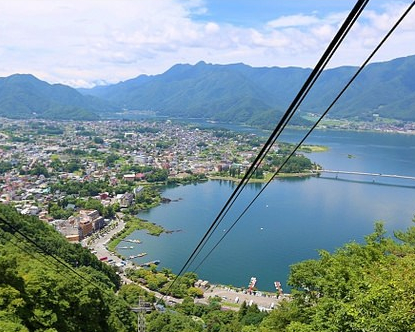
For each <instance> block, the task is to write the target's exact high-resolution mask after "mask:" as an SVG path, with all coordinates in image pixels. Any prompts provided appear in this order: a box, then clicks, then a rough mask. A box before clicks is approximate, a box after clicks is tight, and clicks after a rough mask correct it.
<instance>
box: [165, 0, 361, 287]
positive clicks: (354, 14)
mask: <svg viewBox="0 0 415 332" xmlns="http://www.w3.org/2000/svg"><path fill="white" fill-rule="evenodd" d="M368 2H369V0H358V1H357V3H356V5H355V6H354V7H353V9H352V10H351V12H350V13H349V15H348V16H347V18H346V20H345V21H344V23H343V24H342V26H341V27H340V29H339V31H338V32H337V34H336V35H335V37H334V38H333V39H332V41H331V43H330V44H329V46H328V48H327V49H326V51H325V52H324V54H323V56H322V57H321V58H320V60H319V62H318V63H317V65H316V67H315V68H314V69H313V71H312V73H311V74H310V76H309V77H308V79H307V80H306V82H305V83H304V85H303V86H302V88H301V89H300V91H299V93H298V94H297V96H296V97H295V98H294V100H293V102H292V103H291V105H290V106H289V108H288V109H287V111H286V112H285V113H284V115H283V116H282V118H281V119H280V121H279V123H278V124H277V126H276V127H275V129H274V131H273V133H272V134H271V136H270V137H269V138H268V140H267V142H266V143H265V145H264V146H263V147H262V149H261V151H260V152H259V154H258V155H257V157H256V158H255V160H254V161H253V162H252V164H251V165H250V167H249V169H248V171H247V172H246V173H245V175H244V177H243V178H242V180H241V181H240V183H239V184H238V186H237V188H236V189H235V190H234V192H233V193H232V194H231V196H230V197H229V199H228V200H227V202H226V203H225V205H224V206H223V207H222V209H221V211H220V212H219V214H218V215H217V217H216V218H215V220H214V221H213V223H212V224H211V225H210V227H209V228H208V230H207V232H206V233H205V234H204V236H203V237H202V239H201V240H200V241H199V243H198V245H197V246H196V248H195V249H194V250H193V252H192V253H191V255H190V256H189V258H188V259H187V261H186V262H185V264H184V265H183V267H182V268H181V269H180V271H179V273H178V274H177V276H176V278H175V279H174V280H173V282H172V283H171V284H170V287H169V289H168V290H167V292H166V293H168V291H169V290H170V289H171V288H172V287H173V285H174V283H175V282H176V281H177V280H178V278H179V276H180V275H181V274H182V273H183V272H184V271H185V269H186V268H187V267H188V266H189V265H190V264H191V262H193V260H194V258H195V257H196V256H197V255H198V254H199V253H200V250H201V249H202V248H203V247H204V245H205V244H206V242H207V241H208V240H209V238H210V237H211V235H212V234H213V232H214V231H215V230H216V229H217V227H218V226H219V224H220V222H221V221H222V220H223V218H224V216H225V215H226V214H227V213H228V211H229V209H230V208H231V207H232V205H233V203H234V202H235V200H236V199H237V198H238V196H239V195H240V193H241V192H242V190H243V188H244V187H245V186H246V184H247V183H248V181H249V179H250V178H251V177H252V175H253V173H254V172H255V170H256V169H257V168H258V166H259V164H260V162H261V161H262V160H263V158H264V157H265V155H266V154H267V153H268V151H269V150H270V149H271V147H272V145H273V144H274V143H275V141H276V139H277V138H278V136H279V135H280V133H281V131H282V129H283V128H285V126H286V124H287V123H288V121H289V120H290V119H291V117H292V116H293V114H294V113H295V112H296V110H297V109H298V106H299V104H300V103H301V102H302V101H303V100H304V98H305V95H307V93H308V91H309V90H310V89H311V87H312V86H313V85H314V83H315V81H316V80H317V78H318V77H319V75H320V74H321V72H322V71H323V69H324V67H325V66H326V64H327V62H328V61H329V60H330V59H331V57H332V56H333V54H334V52H335V51H336V50H337V48H338V47H339V45H340V44H341V43H342V41H343V40H344V38H345V36H346V35H347V33H348V32H349V31H350V29H351V27H352V26H353V24H354V23H355V22H356V20H357V18H358V17H359V16H360V14H361V13H362V11H363V10H364V8H365V6H366V5H367V3H368Z"/></svg>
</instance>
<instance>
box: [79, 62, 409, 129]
mask: <svg viewBox="0 0 415 332" xmlns="http://www.w3.org/2000/svg"><path fill="white" fill-rule="evenodd" d="M414 68H415V56H410V57H406V58H400V59H396V60H393V61H389V62H383V63H374V64H371V65H369V66H367V67H366V69H365V70H364V71H363V72H362V74H361V75H360V76H359V78H358V80H356V81H355V83H354V84H353V85H352V86H351V88H350V89H349V90H348V91H347V92H346V94H345V95H344V96H343V97H342V99H341V100H340V101H339V103H338V105H337V106H336V107H335V108H333V110H332V111H331V113H330V115H331V116H333V117H340V118H354V117H356V118H359V119H371V118H372V116H373V114H374V113H377V114H379V115H380V116H382V117H388V118H395V119H401V120H415V76H414V75H413V71H414ZM356 70H357V67H339V68H334V69H328V70H326V71H324V73H323V74H322V75H321V78H320V79H319V80H318V83H317V84H316V85H315V87H314V88H313V90H312V91H311V93H310V95H309V97H308V98H307V99H306V100H305V102H304V103H303V105H301V110H302V111H304V112H319V111H322V110H324V109H325V107H327V106H328V105H329V103H330V102H331V101H332V100H333V99H334V97H335V96H336V95H337V93H338V92H339V91H340V89H341V88H342V87H343V86H344V84H345V83H346V82H347V81H348V80H349V79H350V77H351V76H352V75H353V74H354V73H355V71H356ZM310 72H311V69H303V68H294V67H289V68H278V67H272V68H253V67H250V66H247V65H244V64H233V65H212V64H206V63H204V62H199V63H197V64H196V65H194V66H192V65H188V64H180V65H175V66H173V67H172V68H170V69H169V70H168V71H166V72H165V73H163V74H160V75H155V76H146V75H141V76H139V77H137V78H135V79H131V80H128V81H125V82H121V83H118V84H115V85H110V86H100V87H96V88H94V89H91V90H85V89H84V90H82V92H83V93H87V94H91V95H94V96H97V97H100V98H105V99H106V100H108V101H110V102H112V103H115V104H118V105H122V107H124V108H127V109H130V110H152V111H156V112H157V113H158V114H160V115H167V116H175V117H203V118H210V119H214V120H220V121H233V122H245V123H249V124H261V123H266V122H268V121H269V119H270V118H275V117H278V116H279V115H280V114H281V111H282V110H285V109H286V108H287V106H288V105H289V103H290V102H291V101H292V99H293V97H294V96H295V94H296V93H297V92H298V90H299V88H300V87H301V86H302V84H303V83H304V81H305V79H306V78H307V77H308V75H309V73H310Z"/></svg>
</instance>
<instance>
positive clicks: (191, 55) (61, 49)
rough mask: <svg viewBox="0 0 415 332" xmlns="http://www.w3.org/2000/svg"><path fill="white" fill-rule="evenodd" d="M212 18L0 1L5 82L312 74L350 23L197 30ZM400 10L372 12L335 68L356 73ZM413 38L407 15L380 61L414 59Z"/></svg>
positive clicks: (174, 3)
mask: <svg viewBox="0 0 415 332" xmlns="http://www.w3.org/2000/svg"><path fill="white" fill-rule="evenodd" d="M206 1H207V0H206ZM207 10H208V6H206V3H205V2H204V1H203V0H187V1H180V0H72V1H70V0H54V1H52V0H36V1H33V0H13V1H0V12H1V13H2V19H1V20H0V76H7V75H10V74H13V73H16V72H27V73H32V74H34V75H36V76H38V77H39V78H41V79H44V80H47V81H49V82H61V83H66V84H70V85H72V86H76V87H78V86H91V85H93V84H96V82H110V83H115V82H118V81H120V80H125V79H129V78H132V77H135V76H138V75H140V74H143V73H146V74H158V73H161V72H163V71H165V70H167V69H168V68H169V67H171V66H172V65H174V64H175V63H196V62H198V61H200V60H204V61H207V62H212V63H235V62H244V63H247V64H250V65H253V66H302V67H305V66H307V67H311V66H314V64H315V63H316V61H317V60H318V58H319V57H320V55H321V54H322V52H323V50H324V49H325V47H326V46H327V45H328V43H329V42H330V40H331V38H332V37H333V35H334V34H335V33H336V31H337V29H338V26H339V25H340V24H341V22H342V21H343V20H344V18H345V16H346V15H347V13H331V14H328V15H325V16H321V15H319V14H318V11H316V12H314V13H313V14H312V15H305V14H297V15H291V16H282V17H276V18H275V19H274V20H271V21H269V22H262V25H261V24H257V25H255V27H241V26H234V25H232V24H229V23H224V21H223V20H221V21H220V22H219V21H215V17H214V16H212V15H210V16H209V21H208V22H206V21H201V20H198V19H197V18H198V15H201V14H204V13H206V12H207ZM402 10H403V4H402V3H401V2H396V1H393V2H392V1H391V2H390V3H389V4H388V5H387V6H385V7H384V8H382V10H379V9H377V10H374V9H373V8H372V9H370V8H368V10H367V11H366V12H365V13H364V17H362V20H360V21H359V24H358V26H357V28H358V29H354V32H352V34H351V36H350V38H348V39H347V40H346V41H345V45H344V47H342V52H341V53H340V54H339V55H338V56H337V57H336V58H335V59H334V62H333V63H332V66H334V65H342V64H354V65H357V64H359V62H361V60H363V58H364V56H365V54H367V53H368V52H369V50H370V48H372V47H373V45H375V44H376V43H377V42H378V41H379V40H380V37H381V36H382V34H384V33H385V31H386V30H387V29H389V27H390V24H391V23H392V22H393V21H394V20H395V19H396V17H397V15H400V13H401V12H402ZM414 37H415V17H414V15H413V14H411V17H408V18H407V19H406V20H405V22H404V24H403V25H402V27H401V28H400V30H399V32H398V33H396V34H395V35H394V36H393V38H392V40H391V41H390V42H389V43H388V46H387V47H385V48H384V49H382V52H381V53H380V56H379V59H381V60H386V59H390V58H394V57H399V56H404V55H408V54H415V43H413V40H414V39H415V38H414Z"/></svg>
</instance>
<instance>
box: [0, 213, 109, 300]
mask: <svg viewBox="0 0 415 332" xmlns="http://www.w3.org/2000/svg"><path fill="white" fill-rule="evenodd" d="M0 221H1V222H3V223H5V224H6V225H7V226H8V227H9V228H10V229H11V230H13V231H14V232H15V233H17V234H19V235H20V236H22V237H23V238H24V239H25V240H26V241H27V242H29V243H31V244H32V245H34V246H35V247H36V248H37V249H39V250H40V251H41V252H42V253H44V254H45V255H47V256H49V257H51V258H53V260H55V261H56V262H57V263H58V264H60V265H61V266H63V267H65V268H66V269H68V270H69V271H70V272H72V273H73V274H74V275H75V276H76V277H78V278H80V279H82V280H83V281H85V282H86V283H88V284H90V285H92V286H93V287H95V288H97V289H98V290H99V291H101V292H103V293H104V292H106V291H105V290H104V289H101V287H99V286H98V285H97V284H95V283H93V282H92V281H91V280H88V279H87V278H85V277H84V276H83V275H82V274H80V273H78V272H77V271H76V270H75V269H74V268H73V267H72V266H70V265H69V264H67V263H66V262H65V261H63V260H62V259H60V258H59V257H57V256H55V255H54V254H52V253H50V252H48V251H47V250H45V249H44V248H42V247H41V246H40V245H39V244H37V243H36V242H35V241H34V240H32V239H31V238H30V237H29V236H27V235H26V234H24V233H23V232H22V231H20V230H19V229H17V228H16V227H14V226H13V225H12V223H10V222H8V221H7V220H6V219H5V218H3V217H2V216H0ZM10 233H11V234H13V233H12V232H10ZM55 266H57V265H56V263H55Z"/></svg>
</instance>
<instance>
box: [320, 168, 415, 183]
mask: <svg viewBox="0 0 415 332" xmlns="http://www.w3.org/2000/svg"><path fill="white" fill-rule="evenodd" d="M313 172H314V173H317V174H318V173H332V174H336V175H338V174H350V175H362V176H372V177H384V178H394V179H407V180H415V176H407V175H397V174H383V173H368V172H354V171H339V170H331V169H320V170H318V171H313Z"/></svg>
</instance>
